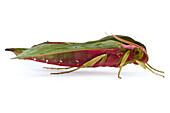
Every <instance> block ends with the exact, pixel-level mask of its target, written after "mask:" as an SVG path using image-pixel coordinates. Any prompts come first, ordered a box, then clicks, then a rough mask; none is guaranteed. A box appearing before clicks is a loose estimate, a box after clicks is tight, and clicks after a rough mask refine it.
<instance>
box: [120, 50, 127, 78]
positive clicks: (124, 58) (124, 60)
mask: <svg viewBox="0 0 170 113" xmlns="http://www.w3.org/2000/svg"><path fill="white" fill-rule="evenodd" d="M129 54H130V50H128V51H127V52H126V53H125V54H124V56H123V58H122V61H121V63H120V69H119V72H118V78H120V79H121V77H120V72H121V70H122V67H123V66H124V65H125V63H126V60H127V59H128V57H129Z"/></svg>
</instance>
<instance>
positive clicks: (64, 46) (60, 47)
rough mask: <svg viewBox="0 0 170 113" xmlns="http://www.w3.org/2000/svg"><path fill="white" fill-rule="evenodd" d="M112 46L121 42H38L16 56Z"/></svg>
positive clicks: (41, 54) (111, 47)
mask: <svg viewBox="0 0 170 113" xmlns="http://www.w3.org/2000/svg"><path fill="white" fill-rule="evenodd" d="M114 48H122V43H120V42H117V41H114V40H105V41H97V42H93V43H88V42H86V43H59V44H58V43H56V44H55V43H54V44H51V43H49V44H40V45H37V46H34V47H32V48H30V49H28V50H26V51H24V52H23V53H21V54H20V55H18V56H17V57H15V58H14V59H16V58H27V57H35V56H43V55H52V54H57V53H64V52H72V51H81V50H94V49H114Z"/></svg>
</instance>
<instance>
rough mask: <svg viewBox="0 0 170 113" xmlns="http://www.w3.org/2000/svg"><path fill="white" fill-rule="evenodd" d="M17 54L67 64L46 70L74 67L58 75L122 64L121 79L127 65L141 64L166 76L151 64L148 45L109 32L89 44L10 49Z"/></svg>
mask: <svg viewBox="0 0 170 113" xmlns="http://www.w3.org/2000/svg"><path fill="white" fill-rule="evenodd" d="M5 50H6V51H12V52H14V53H15V54H16V57H15V58H12V59H24V60H34V61H37V62H42V63H47V64H54V65H59V66H66V68H52V67H44V68H45V69H57V70H59V69H71V68H74V67H76V68H74V69H71V70H69V71H64V72H60V73H51V74H53V75H55V74H65V73H70V72H73V71H76V70H78V69H80V68H86V67H100V66H102V67H106V66H108V67H118V68H119V72H118V78H121V77H120V72H121V69H122V67H123V66H125V65H127V64H136V65H140V66H141V67H143V68H144V69H148V70H149V71H151V72H152V73H154V74H156V75H159V76H162V77H164V76H163V75H161V74H158V73H156V71H157V72H159V73H164V72H163V71H159V70H157V69H154V68H153V67H151V66H150V65H149V64H148V63H147V62H148V54H147V51H146V47H145V45H143V44H142V43H140V42H138V41H135V40H134V39H132V38H131V37H128V36H122V35H113V34H112V35H108V36H106V37H104V38H102V39H100V40H96V41H89V42H85V43H72V42H44V43H41V44H38V45H34V46H33V47H31V48H29V49H28V48H7V49H5Z"/></svg>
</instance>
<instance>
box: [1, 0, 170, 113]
mask: <svg viewBox="0 0 170 113" xmlns="http://www.w3.org/2000/svg"><path fill="white" fill-rule="evenodd" d="M168 1H169V0H142V1H138V0H84V1H82V0H60V1H59V0H47V1H45V0H27V1H26V0H1V1H0V39H1V41H0V60H1V63H0V64H1V65H0V66H1V67H0V70H1V71H0V112H1V113H71V112H73V113H127V112H130V113H151V112H152V113H170V109H169V105H170V93H169V89H170V88H169V86H170V76H169V74H168V72H169V67H168V66H169V40H168V39H169V37H170V35H169V29H170V27H169V26H170V22H169V21H170V17H169V11H170V7H169V3H168ZM104 32H107V33H108V34H110V33H113V34H115V35H127V36H131V37H133V38H134V39H135V40H138V41H140V42H142V43H144V44H145V45H146V47H147V50H148V55H149V57H150V59H149V63H150V64H151V65H152V66H153V67H155V68H157V69H160V70H163V71H165V76H166V77H165V78H161V77H159V76H157V75H154V74H152V73H151V72H149V71H148V70H144V69H142V68H141V67H140V66H136V65H127V66H126V67H124V68H123V69H122V73H121V76H122V80H120V79H118V78H117V72H118V69H116V68H91V69H81V70H78V71H76V72H74V73H71V74H65V75H57V76H51V75H50V74H49V73H51V72H57V71H56V70H45V69H43V68H42V67H43V66H49V67H50V66H52V65H46V64H43V63H37V62H33V61H23V60H11V59H10V58H12V57H14V56H15V55H14V54H13V53H10V52H5V51H4V49H5V48H11V47H26V48H29V47H31V46H32V45H34V44H38V43H41V42H45V41H47V40H48V41H54V42H55V41H56V42H57V41H67V42H85V41H90V40H97V39H100V38H102V37H104V36H106V34H105V33H104ZM53 67H55V66H53Z"/></svg>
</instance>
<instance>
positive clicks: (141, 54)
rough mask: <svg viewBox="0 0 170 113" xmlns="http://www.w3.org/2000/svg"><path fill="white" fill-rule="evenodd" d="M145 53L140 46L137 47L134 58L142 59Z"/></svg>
mask: <svg viewBox="0 0 170 113" xmlns="http://www.w3.org/2000/svg"><path fill="white" fill-rule="evenodd" d="M143 55H144V52H143V51H142V50H141V49H140V48H135V49H134V50H133V57H134V59H141V58H142V57H143Z"/></svg>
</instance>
